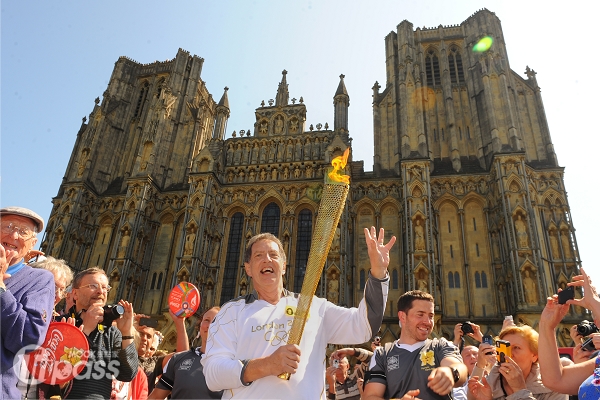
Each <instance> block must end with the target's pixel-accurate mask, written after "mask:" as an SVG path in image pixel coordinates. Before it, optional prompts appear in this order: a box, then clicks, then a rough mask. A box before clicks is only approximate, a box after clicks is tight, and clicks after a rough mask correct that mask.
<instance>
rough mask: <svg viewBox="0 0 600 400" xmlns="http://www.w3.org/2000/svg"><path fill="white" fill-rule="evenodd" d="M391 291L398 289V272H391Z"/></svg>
mask: <svg viewBox="0 0 600 400" xmlns="http://www.w3.org/2000/svg"><path fill="white" fill-rule="evenodd" d="M392 289H398V270H396V269H395V270H393V271H392Z"/></svg>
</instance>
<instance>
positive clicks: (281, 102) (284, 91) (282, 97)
mask: <svg viewBox="0 0 600 400" xmlns="http://www.w3.org/2000/svg"><path fill="white" fill-rule="evenodd" d="M281 73H282V74H283V77H282V78H281V82H279V87H278V88H277V97H276V98H275V105H276V106H281V107H283V106H287V105H288V101H289V98H290V93H289V92H288V84H287V81H286V80H285V76H286V75H287V71H286V70H285V69H284V70H283V71H282V72H281Z"/></svg>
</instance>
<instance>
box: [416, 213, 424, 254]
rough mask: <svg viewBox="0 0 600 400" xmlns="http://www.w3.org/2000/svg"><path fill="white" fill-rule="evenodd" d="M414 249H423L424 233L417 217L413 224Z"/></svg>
mask: <svg viewBox="0 0 600 400" xmlns="http://www.w3.org/2000/svg"><path fill="white" fill-rule="evenodd" d="M414 229H415V251H425V233H424V231H423V227H422V226H421V220H420V219H418V220H417V221H416V225H415V228H414Z"/></svg>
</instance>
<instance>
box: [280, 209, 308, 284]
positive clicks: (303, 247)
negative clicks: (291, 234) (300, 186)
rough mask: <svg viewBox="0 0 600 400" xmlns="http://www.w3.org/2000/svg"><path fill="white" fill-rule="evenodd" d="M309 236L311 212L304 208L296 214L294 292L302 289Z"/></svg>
mask: <svg viewBox="0 0 600 400" xmlns="http://www.w3.org/2000/svg"><path fill="white" fill-rule="evenodd" d="M271 204H273V203H271ZM311 236H312V212H311V211H310V210H308V209H304V210H302V211H300V213H299V214H298V239H297V241H296V268H295V272H294V292H296V293H300V291H301V290H302V282H304V275H305V274H306V263H307V261H308V253H309V252H310V244H311Z"/></svg>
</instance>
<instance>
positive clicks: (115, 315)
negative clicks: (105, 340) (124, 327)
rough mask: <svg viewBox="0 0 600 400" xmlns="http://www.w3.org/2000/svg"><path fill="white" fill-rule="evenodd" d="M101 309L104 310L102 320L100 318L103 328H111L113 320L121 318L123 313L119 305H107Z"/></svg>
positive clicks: (123, 310)
mask: <svg viewBox="0 0 600 400" xmlns="http://www.w3.org/2000/svg"><path fill="white" fill-rule="evenodd" d="M102 309H103V310H104V318H102V325H104V326H111V325H112V323H113V322H114V321H115V320H117V319H119V318H121V315H123V314H124V313H125V309H124V308H123V306H122V305H119V304H111V305H108V304H107V305H105V306H104V307H102Z"/></svg>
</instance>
